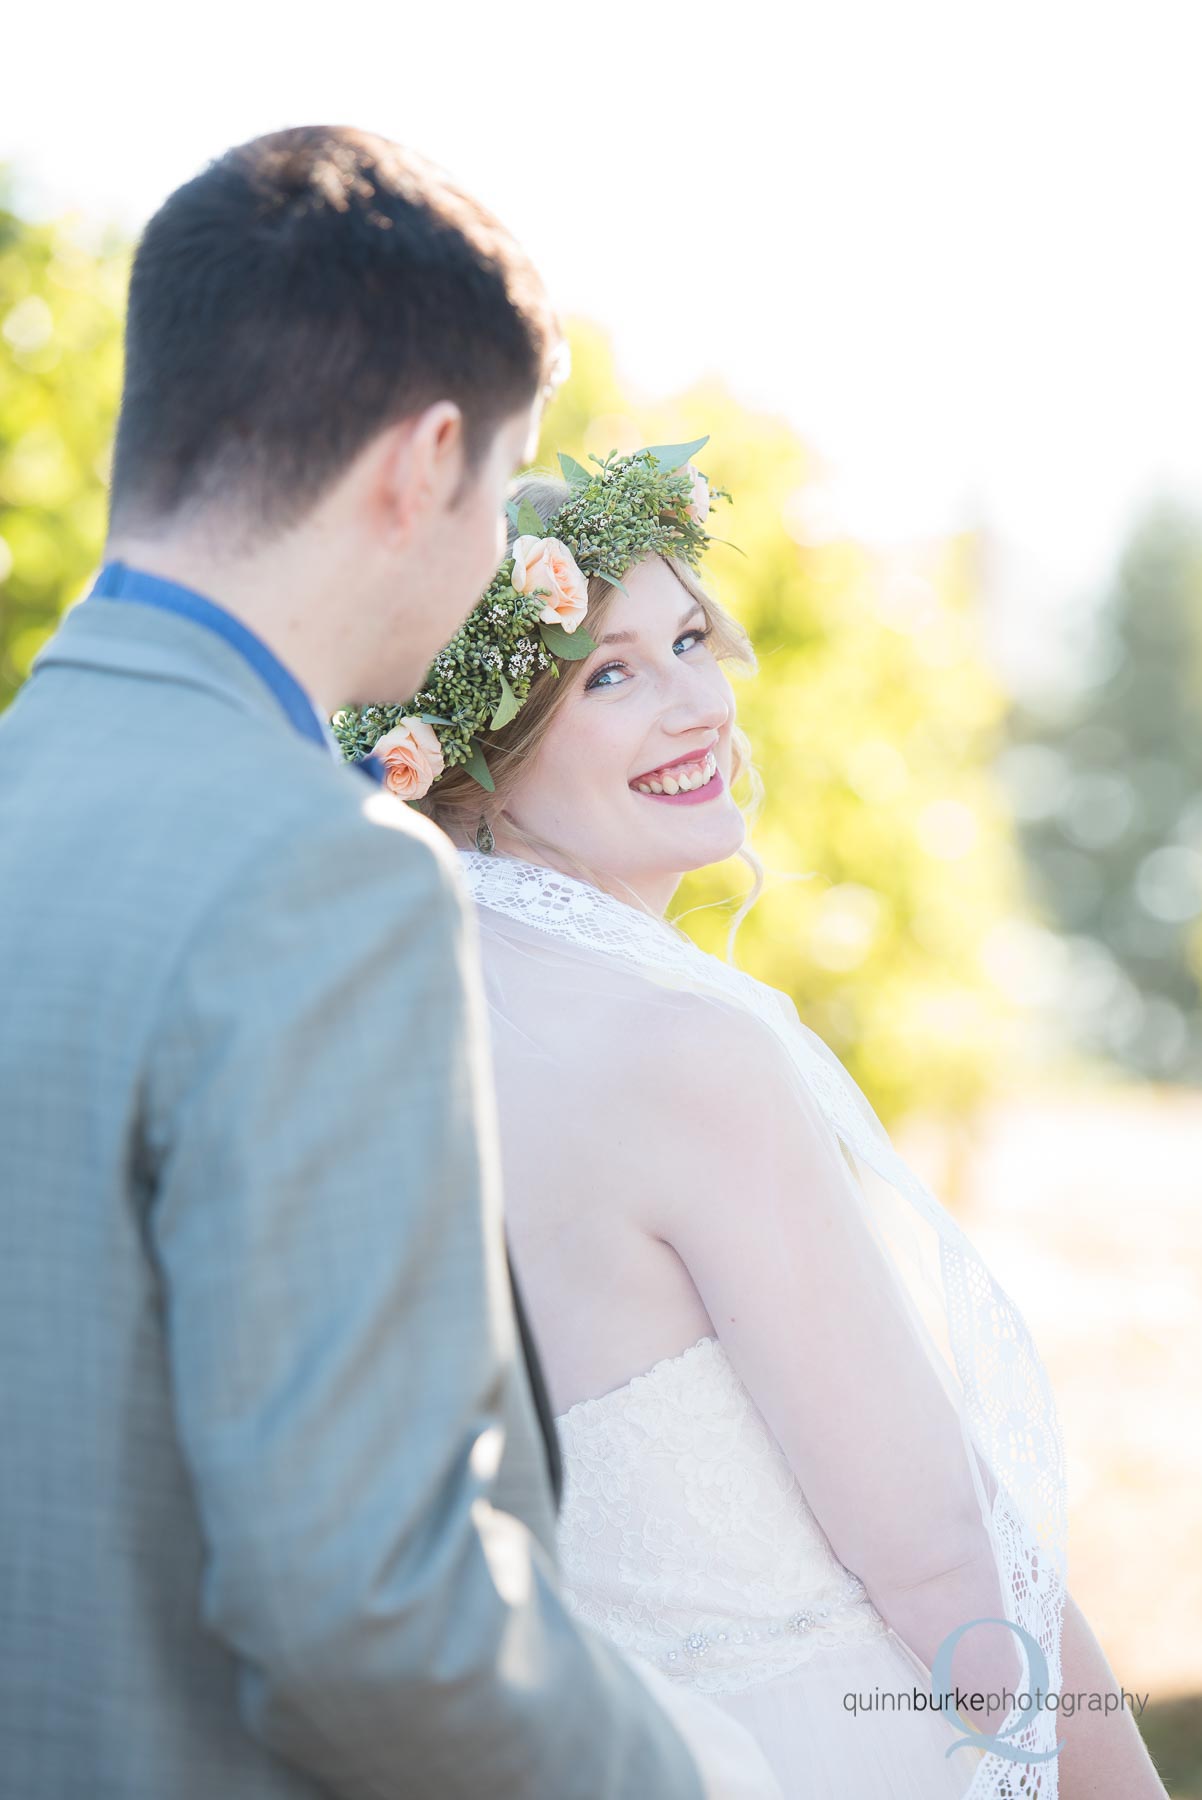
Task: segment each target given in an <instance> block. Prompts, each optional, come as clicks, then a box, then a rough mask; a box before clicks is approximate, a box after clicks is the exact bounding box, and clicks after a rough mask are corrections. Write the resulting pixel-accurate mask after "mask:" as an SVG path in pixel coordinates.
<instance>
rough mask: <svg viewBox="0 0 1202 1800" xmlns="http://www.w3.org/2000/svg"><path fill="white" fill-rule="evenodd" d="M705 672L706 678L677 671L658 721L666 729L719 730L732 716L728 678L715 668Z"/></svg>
mask: <svg viewBox="0 0 1202 1800" xmlns="http://www.w3.org/2000/svg"><path fill="white" fill-rule="evenodd" d="M707 673H708V677H709V678H708V679H707V677H706V676H700V675H697V674H693V675H690V674H689V672H688V671H687V670H684V669H682V670H681V671H680V675H679V676H678V678H677V680H676V682H675V683H674V684H673V691H672V694H671V695H670V696H669V698H668V699H667V701H666V703H665V706H664V711H663V717H662V721H661V723H662V725H663V728H664V730H665V731H666V732H668V733H670V734H671V735H677V734H679V733H682V732H687V731H696V730H698V729H699V728H700V729H704V730H708V731H721V729H722V727H723V726H724V725H725V724H726V723H727V722H728V720H730V719H731V718H732V717H733V716H734V707H733V705H732V701H731V692H730V684H729V682H727V680H726V679H725V677H724V676H722V675H721V674H720V673H719V672H718V671H717V670H712V671H708V672H707ZM681 677H683V679H682V678H681Z"/></svg>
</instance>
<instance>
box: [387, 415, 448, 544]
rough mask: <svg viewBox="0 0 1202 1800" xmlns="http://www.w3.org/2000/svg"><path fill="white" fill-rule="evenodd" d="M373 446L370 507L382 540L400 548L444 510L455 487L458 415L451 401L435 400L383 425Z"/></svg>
mask: <svg viewBox="0 0 1202 1800" xmlns="http://www.w3.org/2000/svg"><path fill="white" fill-rule="evenodd" d="M372 450H373V454H372V457H371V461H372V463H373V464H374V468H373V469H372V471H371V477H372V478H371V481H370V498H371V505H372V511H373V514H374V516H375V520H376V524H377V527H378V529H379V530H380V532H381V534H382V536H383V538H384V541H385V542H386V543H388V544H389V545H390V546H391V547H392V548H393V549H398V550H399V549H402V548H404V547H405V546H406V545H407V544H409V543H411V542H412V540H413V538H414V536H415V535H417V534H419V533H420V532H421V530H422V528H423V525H426V524H428V523H429V522H430V520H431V519H433V518H436V517H440V516H441V515H442V514H443V513H444V512H446V511H447V510H448V508H449V507H450V506H451V504H452V503H453V501H454V498H455V496H456V494H457V493H458V491H459V488H460V485H461V482H462V480H463V474H464V451H465V444H464V429H463V414H462V412H461V411H460V409H459V407H458V406H457V405H456V404H455V402H454V401H453V400H436V401H435V402H434V403H433V404H432V405H431V406H427V407H426V408H425V409H424V410H423V411H422V412H420V413H412V414H410V416H409V417H408V418H406V419H401V420H399V421H398V422H397V424H395V425H390V426H388V427H387V428H386V429H385V430H384V431H382V432H381V433H380V435H379V437H378V438H377V439H376V441H375V444H374V445H373V446H372Z"/></svg>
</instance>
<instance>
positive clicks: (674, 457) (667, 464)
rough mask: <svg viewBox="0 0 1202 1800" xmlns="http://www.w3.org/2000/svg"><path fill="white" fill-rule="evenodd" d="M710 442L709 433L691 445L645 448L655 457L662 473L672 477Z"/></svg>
mask: <svg viewBox="0 0 1202 1800" xmlns="http://www.w3.org/2000/svg"><path fill="white" fill-rule="evenodd" d="M709 441H710V440H709V433H708V432H706V434H705V436H704V437H701V438H694V439H693V442H692V443H691V444H648V445H646V447H645V448H646V451H647V453H648V454H649V455H651V456H653V457H654V458H655V460H656V462H657V463H658V464H659V467H660V473H661V474H663V475H671V474H672V473H673V471H674V470H676V469H679V468H681V467H682V466H683V464H685V463H687V462H688V460H689V458H690V457H691V456H695V455H696V454H697V452H698V450H700V449H701V448H702V446H703V445H705V444H708V443H709Z"/></svg>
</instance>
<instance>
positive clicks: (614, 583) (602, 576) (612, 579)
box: [597, 569, 630, 600]
mask: <svg viewBox="0 0 1202 1800" xmlns="http://www.w3.org/2000/svg"><path fill="white" fill-rule="evenodd" d="M597 575H598V579H599V580H601V581H608V583H609V585H610V587H616V588H617V590H618V592H619V594H626V589H625V588H624V587H623V586H622V583H621V582H620V581H619V580H618V578H617V576H616V575H607V574H606V573H605V570H604V569H598V570H597ZM626 598H627V599H628V600H629V598H630V595H629V594H626Z"/></svg>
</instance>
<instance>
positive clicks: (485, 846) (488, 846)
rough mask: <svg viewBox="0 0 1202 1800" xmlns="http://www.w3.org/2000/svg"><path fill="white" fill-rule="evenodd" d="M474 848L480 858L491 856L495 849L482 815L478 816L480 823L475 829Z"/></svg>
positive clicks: (486, 821) (487, 824)
mask: <svg viewBox="0 0 1202 1800" xmlns="http://www.w3.org/2000/svg"><path fill="white" fill-rule="evenodd" d="M476 848H477V850H478V851H479V852H480V854H481V856H491V855H492V853H493V851H494V850H495V849H496V843H495V840H494V838H493V834H492V831H491V829H490V827H489V823H488V820H487V819H486V818H485V817H484V814H483V813H481V814H480V823H479V824H478V825H477V827H476Z"/></svg>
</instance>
